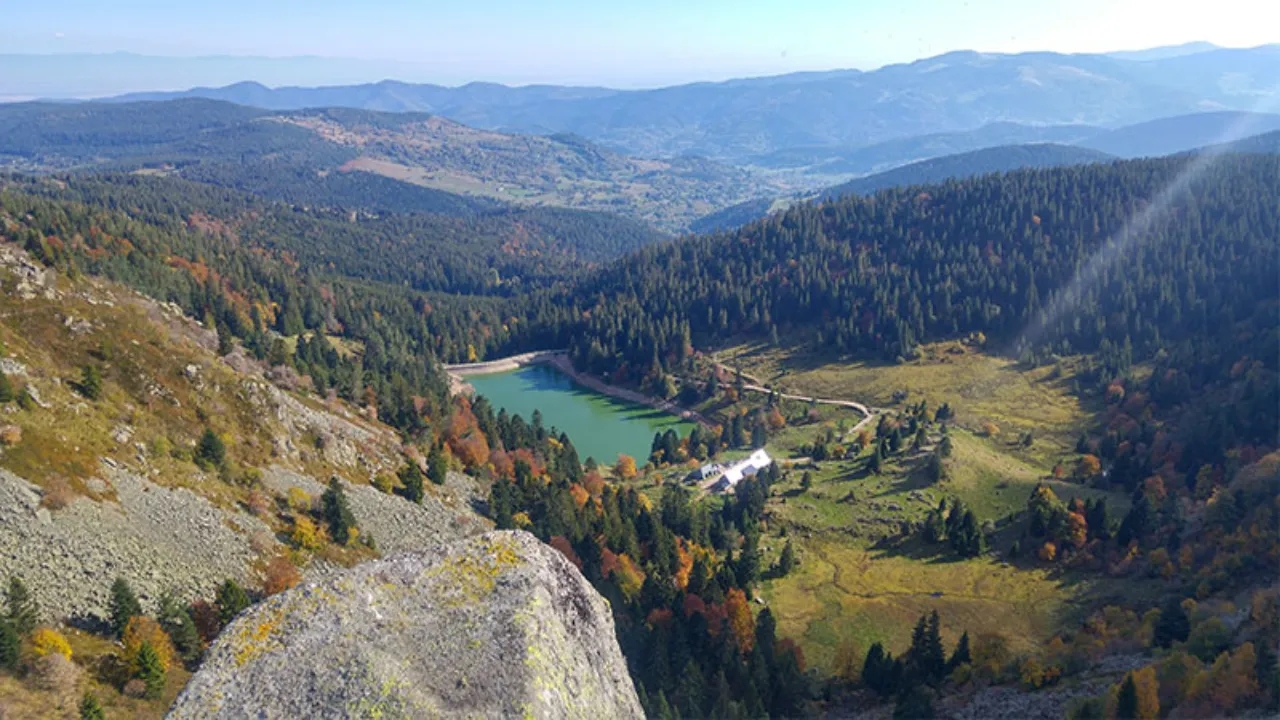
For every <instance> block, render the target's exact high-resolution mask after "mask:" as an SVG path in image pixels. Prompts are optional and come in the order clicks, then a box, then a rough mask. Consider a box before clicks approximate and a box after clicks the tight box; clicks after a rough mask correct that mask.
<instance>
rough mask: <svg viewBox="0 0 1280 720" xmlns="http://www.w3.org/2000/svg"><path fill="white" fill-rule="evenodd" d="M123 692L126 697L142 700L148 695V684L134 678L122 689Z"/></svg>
mask: <svg viewBox="0 0 1280 720" xmlns="http://www.w3.org/2000/svg"><path fill="white" fill-rule="evenodd" d="M121 692H123V693H124V694H125V696H126V697H131V698H139V699H140V698H143V697H146V695H147V684H146V683H145V682H143V681H142V680H139V679H137V678H134V679H132V680H130V681H129V682H127V683H125V684H124V688H122V689H121Z"/></svg>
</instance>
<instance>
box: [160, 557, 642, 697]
mask: <svg viewBox="0 0 1280 720" xmlns="http://www.w3.org/2000/svg"><path fill="white" fill-rule="evenodd" d="M169 717H170V718H174V719H177V720H181V719H183V718H245V717H254V718H302V717H307V718H321V717H424V718H425V717H469V718H470V717H536V718H543V717H554V718H559V717H577V718H590V719H591V720H599V719H600V718H640V717H643V712H642V710H641V708H640V702H639V700H638V698H637V697H636V692H635V688H634V687H633V686H632V684H631V679H630V677H628V675H627V670H626V664H625V662H624V661H623V658H622V653H621V651H620V650H619V648H618V644H617V640H616V637H615V635H614V627H613V619H612V616H611V615H610V611H609V607H608V604H607V603H606V602H605V600H604V599H603V598H602V597H601V596H600V595H599V594H598V593H597V592H596V591H595V589H594V588H592V587H591V586H590V585H589V584H588V583H587V581H586V580H585V579H584V578H583V577H582V575H581V574H580V573H579V572H578V570H577V569H576V568H575V567H574V566H573V565H572V564H571V563H569V562H568V561H567V560H566V559H565V558H564V557H563V556H562V555H561V554H560V553H559V552H557V551H555V550H553V549H552V548H550V547H547V546H546V545H543V544H542V543H540V542H538V540H537V539H536V538H534V537H533V536H532V535H530V534H528V533H524V532H491V533H486V534H483V535H478V536H475V537H472V538H468V539H465V540H461V541H456V542H454V543H452V544H448V545H442V546H439V547H437V548H436V549H434V550H431V551H427V552H424V553H412V554H404V555H398V556H396V557H393V558H390V559H386V560H379V561H376V562H370V563H366V564H364V565H361V566H359V567H357V568H355V569H353V570H350V571H348V572H344V573H342V574H340V575H337V576H334V577H332V578H330V579H328V580H325V581H323V582H318V583H308V584H305V585H302V586H299V587H296V588H294V589H292V590H289V591H287V592H285V593H283V594H281V595H277V596H275V597H273V598H271V599H270V600H267V601H266V602H264V603H262V604H261V605H258V606H256V607H254V608H253V609H251V610H249V611H248V612H246V613H245V614H244V615H241V616H240V617H239V618H238V619H237V620H236V621H235V622H234V623H232V625H231V626H230V627H228V628H227V629H226V630H225V631H224V632H223V634H222V636H221V637H220V638H219V639H218V641H217V642H216V643H215V644H214V646H213V648H212V649H211V650H210V653H209V655H208V657H207V658H206V660H205V662H204V665H203V666H202V667H201V669H200V671H199V672H197V673H196V675H195V677H193V678H192V680H191V682H190V684H188V685H187V688H186V689H185V690H184V691H183V693H182V695H181V696H179V698H178V700H177V702H176V703H175V704H174V706H173V709H172V710H171V711H170V714H169Z"/></svg>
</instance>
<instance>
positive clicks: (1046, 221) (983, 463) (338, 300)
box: [0, 46, 1280, 720]
mask: <svg viewBox="0 0 1280 720" xmlns="http://www.w3.org/2000/svg"><path fill="white" fill-rule="evenodd" d="M1184 49H1185V50H1186V52H1185V53H1183V52H1177V53H1171V54H1160V53H1157V55H1158V56H1153V57H1150V58H1138V57H1135V56H1133V55H1132V54H1116V55H1091V54H1075V55H1065V54H1056V53H1025V54H1018V55H1004V54H995V53H976V52H955V53H948V54H946V55H942V56H938V57H935V58H926V59H923V60H919V61H916V62H913V63H908V64H902V65H890V66H886V67H884V68H881V69H879V70H875V71H869V72H859V71H832V72H820V73H801V74H798V75H782V76H776V77H768V78H750V79H744V80H734V81H726V82H714V83H699V84H695V85H687V86H678V87H667V88H655V89H645V90H626V91H622V90H612V89H608V88H569V87H561V86H553V85H530V86H523V87H507V86H502V85H496V84H482V83H481V84H472V85H468V86H463V87H459V88H445V87H441V86H430V85H411V84H407V83H394V82H390V83H379V84H377V85H373V86H351V87H347V86H341V87H328V88H277V89H271V88H266V87H263V86H255V85H253V84H248V83H246V84H241V85H236V86H232V87H228V88H213V89H208V88H197V89H195V90H191V91H188V92H183V93H179V95H182V96H183V97H170V96H168V95H166V94H148V95H146V96H145V97H141V98H139V97H128V98H116V99H109V100H101V101H94V102H66V103H62V102H31V103H17V104H6V105H0V166H2V167H4V168H5V169H6V172H4V173H3V174H0V596H2V597H0V716H3V717H5V718H8V717H9V713H17V715H18V716H26V715H33V714H36V713H37V712H38V711H37V709H38V708H44V707H47V708H52V710H51V713H52V714H53V715H56V716H57V717H60V718H75V717H77V716H81V717H82V720H85V718H92V720H102V719H103V718H105V717H112V718H114V717H147V718H152V717H161V716H163V714H164V713H165V711H166V709H167V708H170V707H173V708H175V710H174V712H175V713H177V714H180V715H183V716H190V717H202V716H206V715H209V714H213V715H217V714H218V713H219V712H221V713H222V715H221V716H222V717H226V716H228V712H229V711H226V710H225V709H217V708H213V709H211V706H212V705H216V704H217V703H218V702H221V701H220V700H218V698H224V699H225V698H232V699H233V700H234V704H235V706H236V707H237V708H242V709H243V713H244V714H255V713H258V712H259V709H261V708H267V709H266V710H263V711H262V712H261V714H263V715H272V714H273V713H274V714H282V713H283V714H284V715H287V716H292V715H297V716H308V715H313V714H318V713H320V714H322V710H321V709H323V712H329V711H330V709H331V708H336V707H341V708H343V710H342V712H345V713H346V714H347V715H352V716H395V715H397V714H400V715H407V716H437V715H439V716H452V715H454V714H458V715H465V714H468V713H469V714H493V715H500V716H506V715H513V716H520V715H534V716H536V715H538V712H534V711H532V710H530V708H533V707H535V706H536V707H538V708H543V709H544V710H545V714H547V715H549V716H558V715H560V714H569V713H568V710H567V709H568V708H580V709H581V708H590V709H591V712H593V713H594V714H596V715H598V716H599V717H611V716H614V715H617V716H625V717H630V716H638V715H640V714H643V715H645V716H648V717H655V718H659V719H660V720H673V719H674V718H677V717H717V718H756V717H808V716H819V715H823V714H830V715H832V716H846V715H848V716H857V717H864V718H875V719H876V720H887V718H889V717H893V718H895V720H897V719H898V718H907V719H909V720H913V719H914V718H917V717H919V718H929V717H952V718H966V719H967V718H977V717H983V718H985V717H1019V718H1021V717H1043V718H1060V717H1066V718H1068V719H1069V720H1109V719H1110V718H1117V720H1122V719H1127V718H1130V717H1132V718H1137V717H1143V718H1152V719H1155V718H1168V720H1184V719H1186V718H1198V717H1204V716H1207V715H1208V714H1210V712H1209V711H1210V710H1213V711H1215V712H1216V711H1217V710H1219V709H1221V710H1222V712H1224V713H1227V714H1231V715H1244V716H1258V717H1263V716H1267V713H1270V712H1273V711H1274V709H1275V707H1276V705H1277V703H1280V671H1278V670H1277V665H1278V664H1277V661H1276V659H1275V658H1276V654H1277V650H1280V647H1278V646H1277V643H1278V642H1280V634H1278V633H1280V630H1278V628H1280V624H1277V622H1276V618H1277V617H1278V616H1280V592H1278V591H1277V588H1276V586H1275V577H1276V575H1277V572H1280V541H1277V538H1280V524H1278V523H1280V521H1278V520H1277V518H1280V512H1277V511H1278V509H1280V505H1278V504H1277V503H1280V444H1278V440H1277V438H1278V437H1280V435H1278V432H1280V430H1278V429H1280V363H1278V360H1277V356H1276V353H1275V349H1276V348H1277V347H1278V346H1280V282H1278V280H1277V279H1278V278H1280V243H1277V242H1276V239H1277V238H1278V237H1280V217H1278V216H1277V215H1276V213H1275V208H1276V207H1277V201H1276V200H1277V198H1278V197H1280V155H1278V154H1277V153H1278V152H1280V131H1277V130H1276V128H1280V122H1277V120H1276V117H1277V116H1273V115H1268V114H1266V113H1258V112H1252V111H1251V109H1250V108H1252V107H1253V106H1252V105H1250V104H1249V103H1251V102H1254V101H1256V100H1257V99H1258V98H1259V97H1262V96H1265V95H1267V94H1268V93H1274V89H1272V85H1270V84H1268V83H1272V84H1273V83H1274V81H1275V80H1280V78H1275V77H1274V70H1273V69H1272V68H1271V66H1269V65H1268V64H1267V63H1268V61H1269V60H1270V59H1272V58H1274V57H1275V52H1276V48H1275V47H1274V46H1272V47H1265V46H1264V47H1261V48H1253V49H1248V50H1227V49H1220V48H1214V47H1212V46H1208V47H1198V46H1197V47H1192V48H1184ZM6 62H9V60H6V59H5V58H0V67H3V66H4V63H6ZM1189 69H1195V70H1196V72H1190V71H1189ZM1223 78H1230V80H1231V82H1224V81H1223ZM944 91H945V92H944ZM960 91H963V92H960ZM957 93H959V95H962V96H963V97H964V100H963V102H958V101H954V100H949V99H947V98H950V97H953V96H956V95H957ZM319 99H323V100H324V102H323V103H321V102H319V101H318V100H319ZM233 102H241V103H244V104H233ZM1246 106H1248V107H1246ZM1255 109H1256V108H1255ZM1206 110H1208V111H1206ZM1241 128H1245V129H1249V128H1252V130H1256V131H1257V132H1256V133H1255V132H1252V130H1250V131H1249V132H1244V131H1243V130H1241ZM1236 131H1240V132H1236ZM836 180H844V181H847V182H844V183H843V184H839V185H831V186H829V187H828V184H829V183H834V182H835V181H836ZM823 187H826V189H822V188H823ZM748 458H750V461H749V463H744V462H742V461H744V460H747V459H748ZM735 463H738V464H737V465H735ZM728 467H731V468H732V469H731V470H729V471H728V472H726V468H728ZM548 600H550V602H548ZM442 628H443V629H442ZM513 638H514V639H513ZM144 645H145V647H146V648H148V650H147V652H146V653H144V652H143V646H144ZM424 668H426V670H424ZM570 674H572V676H570ZM319 677H324V678H328V679H327V680H326V682H329V683H331V684H332V687H324V688H319V687H316V686H315V684H314V682H313V680H314V678H319ZM410 677H412V678H416V679H414V680H413V681H412V682H409V681H407V680H406V678H410ZM231 688H233V689H234V692H228V689H231ZM263 688H270V691H269V692H265V691H263V690H262V689H263ZM583 688H586V689H583ZM180 693H181V696H180ZM588 696H589V697H588ZM90 698H92V700H93V703H97V704H98V705H99V706H100V707H99V711H100V712H98V713H97V714H94V713H93V712H91V711H86V710H85V709H84V708H85V707H86V706H91V705H92V704H93V703H90ZM538 703H542V704H541V705H539V704H538ZM1138 707H1141V708H1142V711H1141V712H1139V710H1138V709H1137V708H1138ZM218 708H221V706H218ZM459 708H462V709H459ZM495 708H496V709H495ZM548 708H549V709H548ZM1153 708H1154V709H1153ZM90 710H92V708H90Z"/></svg>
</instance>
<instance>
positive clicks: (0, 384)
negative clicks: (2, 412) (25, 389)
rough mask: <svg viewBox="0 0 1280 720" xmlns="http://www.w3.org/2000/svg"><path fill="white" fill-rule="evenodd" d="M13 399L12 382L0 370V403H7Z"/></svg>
mask: <svg viewBox="0 0 1280 720" xmlns="http://www.w3.org/2000/svg"><path fill="white" fill-rule="evenodd" d="M10 400H13V383H11V382H9V376H8V375H5V374H4V373H2V372H0V403H7V402H9V401H10Z"/></svg>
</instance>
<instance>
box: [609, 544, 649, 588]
mask: <svg viewBox="0 0 1280 720" xmlns="http://www.w3.org/2000/svg"><path fill="white" fill-rule="evenodd" d="M613 579H614V581H615V582H616V583H618V589H619V590H621V591H622V594H623V595H626V596H627V599H628V600H634V599H635V598H636V596H637V595H639V594H640V588H642V587H644V571H642V570H641V569H640V568H639V566H637V565H636V563H635V561H634V560H632V559H631V558H630V557H628V556H627V554H626V553H622V554H621V555H619V556H618V567H616V568H614V570H613Z"/></svg>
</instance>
